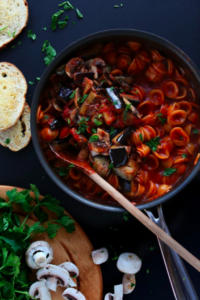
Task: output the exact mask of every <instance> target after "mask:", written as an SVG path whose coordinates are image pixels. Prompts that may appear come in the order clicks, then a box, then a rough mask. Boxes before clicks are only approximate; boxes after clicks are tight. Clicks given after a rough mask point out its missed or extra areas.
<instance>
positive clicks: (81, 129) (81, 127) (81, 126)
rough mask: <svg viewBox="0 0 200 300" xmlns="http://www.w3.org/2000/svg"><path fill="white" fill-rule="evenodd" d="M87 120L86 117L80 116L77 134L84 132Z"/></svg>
mask: <svg viewBox="0 0 200 300" xmlns="http://www.w3.org/2000/svg"><path fill="white" fill-rule="evenodd" d="M87 121H89V118H86V119H85V118H82V119H81V120H80V121H78V125H79V128H78V131H77V134H80V133H82V134H84V133H85V131H86V129H87V128H88V124H87Z"/></svg>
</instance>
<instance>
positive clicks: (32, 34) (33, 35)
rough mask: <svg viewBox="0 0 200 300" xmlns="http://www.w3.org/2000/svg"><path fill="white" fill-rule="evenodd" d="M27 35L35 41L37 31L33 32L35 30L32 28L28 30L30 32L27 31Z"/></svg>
mask: <svg viewBox="0 0 200 300" xmlns="http://www.w3.org/2000/svg"><path fill="white" fill-rule="evenodd" d="M27 36H28V38H29V39H32V40H33V41H35V40H36V34H35V33H33V31H32V30H28V32H27Z"/></svg>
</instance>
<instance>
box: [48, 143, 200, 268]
mask: <svg viewBox="0 0 200 300" xmlns="http://www.w3.org/2000/svg"><path fill="white" fill-rule="evenodd" d="M50 148H51V150H52V151H53V152H54V154H55V155H56V156H57V157H58V158H60V159H62V160H63V161H65V162H67V163H70V164H73V165H75V166H76V167H77V168H78V169H79V170H80V171H82V172H83V173H84V174H86V175H87V176H88V177H90V178H91V179H92V180H93V181H95V182H96V183H97V184H98V185H99V186H100V187H101V188H102V189H103V190H104V191H106V192H107V193H108V194H110V195H111V196H112V197H113V198H114V199H115V200H116V201H117V202H118V203H119V204H121V206H123V207H124V208H125V209H126V210H127V211H129V212H130V213H131V214H132V215H133V216H134V217H135V218H136V219H137V220H138V221H140V222H141V223H142V224H143V225H144V226H146V227H147V228H148V229H149V230H150V231H151V232H153V233H154V234H155V235H156V236H157V237H159V238H160V239H161V240H162V241H163V242H165V243H166V244H167V245H168V246H169V247H171V248H172V249H173V250H174V251H176V252H177V253H178V254H179V255H180V256H181V257H182V258H184V259H185V260H186V261H187V262H188V263H189V264H191V265H192V266H193V267H194V268H195V269H196V270H198V271H199V272H200V261H199V260H198V259H197V258H196V257H195V256H194V255H192V254H191V253H190V252H189V251H187V250H186V249H185V248H184V247H182V246H181V245H180V244H179V243H177V242H176V241H175V240H174V239H173V238H172V237H171V236H169V235H168V234H167V233H165V232H164V231H163V230H162V229H161V228H160V227H158V226H157V225H156V224H155V223H154V222H153V221H151V220H150V219H149V218H148V217H146V216H145V215H144V214H143V213H142V212H141V211H140V210H139V209H138V208H137V207H136V206H135V205H133V204H132V203H131V202H130V201H129V200H128V199H126V198H125V197H124V196H123V195H122V194H121V193H119V192H118V191H117V190H116V189H115V188H113V187H112V186H111V185H110V184H109V183H108V182H107V181H105V180H104V179H103V178H102V177H101V176H99V175H98V174H97V173H96V172H95V171H94V170H93V169H92V167H91V166H90V165H89V163H88V162H86V161H80V160H77V159H76V158H75V157H73V155H72V154H70V153H66V152H63V151H62V150H60V149H56V147H55V146H53V145H52V144H50Z"/></svg>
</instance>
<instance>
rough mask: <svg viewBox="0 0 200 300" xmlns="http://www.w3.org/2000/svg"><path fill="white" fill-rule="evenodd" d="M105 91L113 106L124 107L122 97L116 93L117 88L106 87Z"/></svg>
mask: <svg viewBox="0 0 200 300" xmlns="http://www.w3.org/2000/svg"><path fill="white" fill-rule="evenodd" d="M106 92H107V94H108V97H109V98H110V99H111V100H112V102H113V105H114V106H115V108H117V109H121V108H124V107H125V105H124V103H123V101H122V99H121V98H120V97H119V95H118V90H117V89H115V88H114V89H113V88H106Z"/></svg>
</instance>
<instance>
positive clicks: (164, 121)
mask: <svg viewBox="0 0 200 300" xmlns="http://www.w3.org/2000/svg"><path fill="white" fill-rule="evenodd" d="M162 116H163V114H161V113H159V114H157V117H158V119H159V121H160V122H161V124H162V125H164V124H165V123H166V122H167V119H166V118H162Z"/></svg>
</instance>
